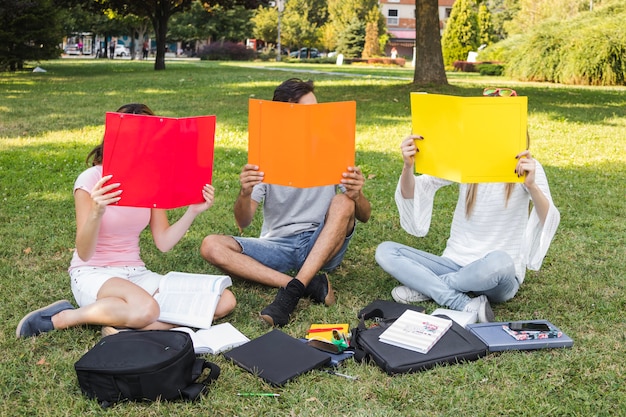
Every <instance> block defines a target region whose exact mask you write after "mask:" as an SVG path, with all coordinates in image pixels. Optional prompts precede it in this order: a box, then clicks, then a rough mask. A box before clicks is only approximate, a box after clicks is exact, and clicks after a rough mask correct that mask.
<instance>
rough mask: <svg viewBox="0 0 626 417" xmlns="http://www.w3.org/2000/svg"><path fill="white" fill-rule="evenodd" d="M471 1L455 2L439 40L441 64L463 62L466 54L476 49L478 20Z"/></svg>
mask: <svg viewBox="0 0 626 417" xmlns="http://www.w3.org/2000/svg"><path fill="white" fill-rule="evenodd" d="M473 6H474V3H473V0H456V1H455V2H454V6H452V12H451V13H450V18H449V19H448V22H447V24H446V28H445V30H444V32H443V36H442V38H441V49H442V52H443V64H444V65H445V66H451V65H452V64H453V63H454V61H464V60H466V59H467V53H468V52H470V51H475V50H476V49H478V46H480V44H479V40H478V33H479V30H478V19H477V14H476V11H475V10H474V7H473Z"/></svg>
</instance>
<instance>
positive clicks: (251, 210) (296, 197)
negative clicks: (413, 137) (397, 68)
mask: <svg viewBox="0 0 626 417" xmlns="http://www.w3.org/2000/svg"><path fill="white" fill-rule="evenodd" d="M273 100H274V101H283V102H289V103H298V104H315V103H317V99H316V97H315V94H313V82H312V81H302V80H300V79H297V78H292V79H289V80H287V81H285V82H283V83H282V84H281V85H279V86H278V87H277V88H276V90H275V91H274V98H273ZM346 169H347V170H346V172H344V173H343V179H342V180H341V183H340V184H337V185H336V186H332V185H330V186H324V187H313V188H295V187H287V186H281V185H270V184H266V183H263V172H260V171H259V167H258V166H255V165H250V164H247V165H245V166H244V167H243V170H242V172H241V175H240V176H239V181H240V184H241V190H240V192H239V196H238V197H237V201H236V202H235V207H234V212H235V220H236V221H237V225H238V226H239V227H240V228H241V229H244V228H246V227H247V226H249V225H250V223H251V222H252V219H253V218H254V214H255V212H256V210H257V207H258V206H259V204H261V203H262V204H263V226H262V229H261V236H260V237H259V238H243V237H236V236H225V235H209V236H207V237H205V238H204V240H203V242H202V247H201V249H200V252H201V254H202V256H203V257H204V259H206V260H207V261H208V262H210V263H211V264H212V265H215V266H217V267H219V268H220V269H222V270H223V271H225V272H226V273H228V274H229V275H231V276H234V277H240V278H243V279H248V280H251V281H255V282H258V283H261V284H265V285H268V286H271V287H278V294H277V295H276V298H275V299H274V301H273V302H272V303H271V304H270V305H268V306H267V307H265V308H264V309H263V310H262V311H261V317H262V318H263V320H265V321H266V322H268V323H269V324H271V325H272V326H279V327H282V326H284V325H286V324H287V323H288V322H289V318H290V315H291V313H292V312H293V311H294V309H295V308H296V305H297V304H298V300H300V298H301V297H303V296H306V297H310V298H311V299H313V301H316V302H319V303H324V304H325V305H327V306H330V305H332V304H334V303H335V295H334V292H333V290H332V287H331V284H330V281H329V279H328V275H326V273H320V271H331V270H333V269H335V268H337V267H338V266H339V264H340V263H341V260H342V259H343V256H344V254H345V251H346V249H347V247H348V243H349V242H350V239H351V238H352V235H353V232H354V229H355V226H356V220H359V221H361V222H363V223H365V222H367V221H368V220H369V217H370V211H371V207H370V203H369V201H368V200H367V198H366V197H365V195H364V194H363V191H362V188H363V184H364V183H365V178H364V176H363V174H362V173H361V170H360V169H359V168H358V167H346ZM289 271H296V275H295V277H291V276H290V275H287V272H289Z"/></svg>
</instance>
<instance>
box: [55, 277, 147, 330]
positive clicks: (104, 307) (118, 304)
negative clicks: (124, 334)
mask: <svg viewBox="0 0 626 417" xmlns="http://www.w3.org/2000/svg"><path fill="white" fill-rule="evenodd" d="M158 318H159V305H158V304H157V302H156V300H155V299H154V298H153V297H152V295H150V294H148V293H147V292H146V291H145V290H144V289H143V288H141V287H139V286H137V285H135V284H133V283H131V282H129V281H127V280H125V279H121V278H111V279H109V280H108V281H107V282H105V283H104V285H103V286H102V288H100V291H99V292H98V299H97V300H96V302H95V303H93V304H90V305H88V306H84V307H81V308H78V309H76V310H64V311H61V312H60V313H58V314H56V315H54V316H53V317H52V323H53V325H54V328H55V329H66V328H68V327H73V326H80V325H82V324H96V325H105V326H115V327H129V328H134V329H142V328H147V327H148V326H151V325H154V323H155V322H156V321H157V319H158ZM157 326H158V325H157Z"/></svg>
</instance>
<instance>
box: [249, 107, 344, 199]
mask: <svg viewBox="0 0 626 417" xmlns="http://www.w3.org/2000/svg"><path fill="white" fill-rule="evenodd" d="M355 128H356V102H354V101H345V102H336V103H318V104H294V103H284V102H279V101H266V100H255V99H250V100H249V113H248V163H250V164H254V165H258V166H259V170H260V171H262V172H263V173H264V174H265V178H264V180H263V182H265V183H268V184H278V185H287V186H291V187H300V188H305V187H319V186H323V185H335V184H339V183H340V182H341V179H342V174H343V173H344V172H346V171H347V170H348V167H349V166H354V153H355V145H354V136H355Z"/></svg>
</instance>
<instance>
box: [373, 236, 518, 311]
mask: <svg viewBox="0 0 626 417" xmlns="http://www.w3.org/2000/svg"><path fill="white" fill-rule="evenodd" d="M376 262H378V265H380V266H381V268H383V269H384V270H385V271H386V272H387V273H389V274H390V275H392V276H393V277H394V278H395V279H397V280H398V281H400V282H401V283H402V284H404V285H406V286H407V287H409V288H412V289H414V290H416V291H419V292H421V293H422V294H424V295H427V296H429V297H430V298H432V299H433V300H434V301H435V302H437V304H439V305H442V306H447V307H448V308H450V309H452V310H463V308H464V307H465V306H466V305H467V303H469V302H470V300H471V298H470V297H469V296H468V295H467V293H468V292H472V293H474V294H475V295H483V294H484V295H486V296H487V298H488V299H489V301H491V302H496V303H501V302H504V301H507V300H510V299H511V298H513V296H515V294H516V293H517V290H518V289H519V282H518V281H517V278H515V265H514V263H513V259H512V258H511V257H510V256H509V255H508V254H507V253H505V252H503V251H493V252H490V253H488V254H487V255H486V256H485V257H483V258H481V259H478V260H476V261H474V262H472V263H470V264H468V265H466V266H463V267H461V266H459V265H457V264H456V263H454V262H452V261H451V260H450V259H448V258H444V257H442V256H436V255H433V254H430V253H428V252H424V251H421V250H418V249H414V248H412V247H410V246H406V245H401V244H399V243H395V242H383V243H381V244H380V245H378V248H376Z"/></svg>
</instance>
